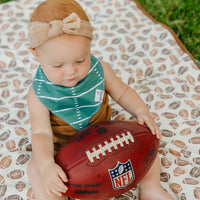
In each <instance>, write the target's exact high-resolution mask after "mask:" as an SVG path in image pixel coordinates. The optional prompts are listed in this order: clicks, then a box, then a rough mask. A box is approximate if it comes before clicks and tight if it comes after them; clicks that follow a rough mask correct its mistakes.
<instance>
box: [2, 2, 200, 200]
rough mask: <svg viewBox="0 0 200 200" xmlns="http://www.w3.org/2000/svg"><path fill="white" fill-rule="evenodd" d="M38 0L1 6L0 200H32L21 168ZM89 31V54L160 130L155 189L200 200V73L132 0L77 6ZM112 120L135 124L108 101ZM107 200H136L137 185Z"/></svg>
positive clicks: (27, 152) (182, 199) (25, 156)
mask: <svg viewBox="0 0 200 200" xmlns="http://www.w3.org/2000/svg"><path fill="white" fill-rule="evenodd" d="M40 2H41V1H40V0H17V1H12V2H9V3H6V4H1V5H0V199H2V200H13V199H15V200H25V199H27V200H34V199H35V197H34V194H33V192H32V190H31V186H30V184H29V181H28V178H27V173H26V167H27V163H28V161H29V159H30V156H31V153H32V152H31V128H30V120H29V114H28V109H27V102H26V96H27V92H28V88H29V87H30V85H31V84H32V79H33V76H34V74H35V71H36V69H37V66H38V63H37V62H36V61H35V59H34V58H33V56H32V55H31V53H30V52H29V51H28V49H27V48H28V46H29V39H28V29H27V25H28V21H29V17H30V14H31V13H32V11H33V9H34V7H35V6H36V5H38V4H39V3H40ZM79 2H80V4H81V5H82V6H83V8H84V9H85V10H86V12H87V14H88V16H89V17H90V20H91V23H92V25H93V26H94V27H95V31H94V41H93V42H92V53H93V54H94V55H95V56H97V57H98V58H100V59H103V60H104V61H106V62H108V63H110V64H111V65H112V67H113V69H114V70H115V71H116V74H117V76H119V77H120V78H121V79H122V80H123V81H124V82H125V83H127V84H128V85H129V86H130V87H132V88H134V89H135V90H136V91H137V92H138V94H139V95H140V96H141V97H142V99H143V100H144V101H145V103H146V104H147V105H148V107H149V109H150V112H151V114H152V116H153V117H154V118H155V120H156V122H157V123H158V125H159V127H160V129H161V131H162V137H163V138H162V141H161V142H160V148H159V154H160V160H161V176H160V177H161V178H160V183H161V185H162V186H163V188H164V189H165V190H167V191H168V192H169V193H170V194H171V195H172V196H173V197H174V198H175V199H176V200H196V199H200V124H199V123H200V120H199V119H200V103H199V102H200V70H199V65H198V64H197V62H196V61H195V60H194V58H193V57H192V56H191V55H190V53H189V52H188V51H187V50H186V48H185V47H184V46H183V44H182V43H181V42H180V41H179V39H178V38H177V36H176V35H175V33H173V31H171V30H170V29H169V28H168V27H166V26H165V25H163V24H160V23H158V22H156V21H155V20H154V19H153V18H152V17H151V16H149V15H148V13H146V11H144V10H143V8H141V7H140V5H139V4H137V3H136V2H135V1H131V0H124V1H120V0H96V1H94V0H79ZM110 105H111V107H112V119H113V120H128V119H132V118H133V117H132V116H130V114H128V113H127V112H126V111H124V110H123V109H122V108H121V107H120V106H119V105H117V104H116V103H115V102H114V101H112V99H110ZM113 199H116V200H129V199H138V186H135V187H134V188H133V189H131V190H130V191H128V192H126V193H125V194H122V195H120V196H118V197H115V198H113Z"/></svg>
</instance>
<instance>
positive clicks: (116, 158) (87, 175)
mask: <svg viewBox="0 0 200 200" xmlns="http://www.w3.org/2000/svg"><path fill="white" fill-rule="evenodd" d="M158 148H159V140H158V139H157V138H156V136H154V135H152V133H151V132H150V130H149V129H148V128H147V127H146V126H142V125H139V124H138V123H137V122H136V121H109V122H102V123H98V124H95V125H92V126H89V127H86V128H84V129H83V130H81V131H79V132H78V133H77V134H76V135H75V136H74V137H72V138H71V139H70V140H69V141H67V142H66V143H65V144H64V145H63V146H62V147H61V149H60V150H59V151H58V153H57V155H56V158H55V160H56V163H57V164H59V165H60V166H61V167H62V169H63V170H64V171H65V172H66V174H67V177H68V182H67V183H66V185H67V186H68V190H67V192H66V193H65V194H64V195H65V196H68V197H72V198H77V199H88V200H90V199H91V200H95V199H107V198H111V197H115V196H118V195H120V194H122V193H124V192H126V191H128V190H130V189H131V188H133V187H134V186H135V185H136V184H137V183H138V182H139V181H140V180H141V179H142V178H143V177H144V176H145V174H146V173H147V172H148V170H149V169H150V167H151V165H152V164H153V161H154V159H155V157H156V155H157V152H158Z"/></svg>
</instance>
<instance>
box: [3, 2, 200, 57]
mask: <svg viewBox="0 0 200 200" xmlns="http://www.w3.org/2000/svg"><path fill="white" fill-rule="evenodd" d="M6 1H11V0H0V3H4V2H6ZM137 1H138V2H139V3H140V4H141V6H142V7H143V8H144V9H145V10H146V11H147V12H148V13H149V14H150V15H151V16H152V17H154V18H155V19H156V20H157V21H159V22H161V23H163V24H166V25H167V26H168V27H170V28H171V29H172V30H173V31H174V32H175V33H176V34H177V36H178V37H179V39H180V40H181V41H182V43H183V44H184V45H185V47H186V48H187V49H188V51H189V52H190V53H191V54H192V55H193V57H194V58H196V59H198V60H200V0H137Z"/></svg>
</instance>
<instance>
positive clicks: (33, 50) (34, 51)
mask: <svg viewBox="0 0 200 200" xmlns="http://www.w3.org/2000/svg"><path fill="white" fill-rule="evenodd" d="M28 50H29V51H30V52H31V53H32V54H33V55H34V56H35V58H36V59H37V58H38V53H37V51H36V50H35V48H32V47H28Z"/></svg>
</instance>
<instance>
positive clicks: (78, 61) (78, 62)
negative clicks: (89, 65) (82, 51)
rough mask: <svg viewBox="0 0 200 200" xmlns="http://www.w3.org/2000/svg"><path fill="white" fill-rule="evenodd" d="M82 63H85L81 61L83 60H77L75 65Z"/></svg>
mask: <svg viewBox="0 0 200 200" xmlns="http://www.w3.org/2000/svg"><path fill="white" fill-rule="evenodd" d="M84 61H85V59H83V60H77V61H76V63H77V64H81V63H83V62H84Z"/></svg>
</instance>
